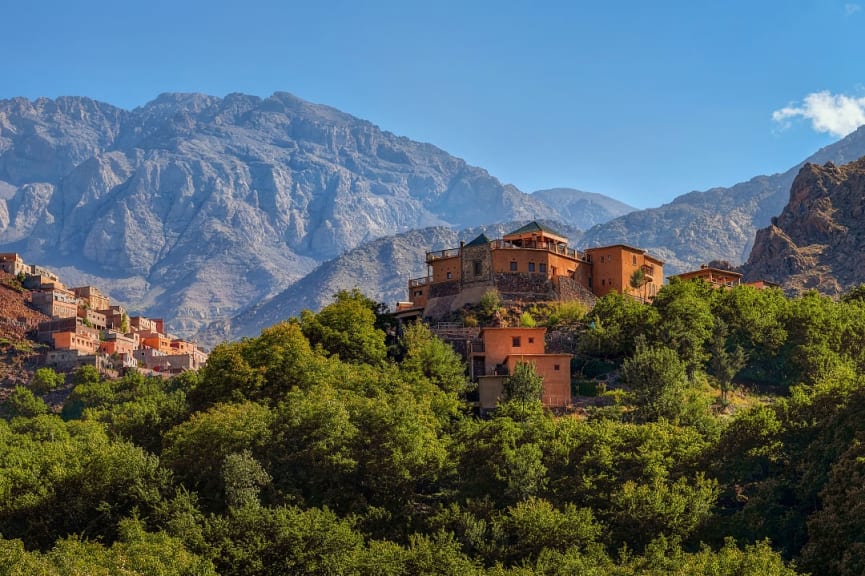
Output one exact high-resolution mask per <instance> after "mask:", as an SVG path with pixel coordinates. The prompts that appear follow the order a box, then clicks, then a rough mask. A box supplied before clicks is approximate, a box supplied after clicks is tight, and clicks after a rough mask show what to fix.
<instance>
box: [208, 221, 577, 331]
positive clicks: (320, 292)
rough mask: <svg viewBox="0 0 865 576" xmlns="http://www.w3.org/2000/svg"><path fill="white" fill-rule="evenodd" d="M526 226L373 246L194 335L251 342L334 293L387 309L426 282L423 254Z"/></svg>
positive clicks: (439, 233) (415, 233)
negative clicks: (357, 293) (414, 283)
mask: <svg viewBox="0 0 865 576" xmlns="http://www.w3.org/2000/svg"><path fill="white" fill-rule="evenodd" d="M542 222H543V223H544V224H546V225H547V226H549V227H551V228H553V229H554V230H557V231H558V232H560V233H562V234H564V235H565V236H567V237H568V238H569V239H570V240H571V242H572V243H577V242H578V241H579V238H580V236H581V232H580V231H579V230H577V229H576V228H573V227H571V226H568V225H566V224H562V223H560V222H552V221H547V220H544V221H542ZM525 223H526V222H525V221H516V222H506V223H499V224H494V225H489V226H477V227H472V228H468V229H465V230H462V231H460V232H457V231H455V230H454V229H452V228H446V227H442V226H438V227H432V228H425V229H422V230H412V231H410V232H406V233H403V234H397V235H395V236H387V237H384V238H379V239H376V240H372V241H370V242H367V243H365V244H362V245H361V246H359V247H357V248H355V249H353V250H350V251H348V252H346V253H345V254H343V255H341V256H339V257H337V258H334V259H333V260H330V261H328V262H325V263H324V264H322V265H321V266H319V267H318V268H316V269H315V270H314V271H312V272H311V273H310V274H309V275H307V276H306V277H304V278H302V279H301V280H298V281H297V282H296V283H295V284H292V285H291V286H289V287H288V288H287V289H286V290H285V291H283V292H282V293H280V294H278V295H277V296H275V297H273V298H272V299H270V300H267V301H264V302H262V303H260V304H257V305H256V306H253V307H251V308H249V309H248V310H244V311H242V312H240V313H239V314H238V315H236V316H235V317H234V318H232V319H230V320H223V321H219V322H215V323H213V324H212V325H210V326H208V327H207V329H206V330H204V331H203V332H202V333H201V334H200V335H199V340H200V341H202V342H206V343H208V344H210V345H212V344H214V343H216V342H218V341H219V340H223V339H234V338H239V337H242V336H255V335H258V333H259V332H260V331H261V329H262V328H265V327H267V326H270V325H272V324H274V323H276V322H279V321H280V320H285V319H287V318H290V317H292V316H297V315H298V314H299V313H300V312H301V310H304V309H308V310H319V309H320V308H321V307H322V306H325V305H326V304H328V303H329V302H331V301H332V299H333V295H334V294H335V293H336V292H337V291H339V290H350V289H352V288H359V289H361V290H362V291H363V292H364V294H366V295H367V296H369V297H370V298H372V299H374V300H377V301H380V302H385V303H386V304H388V305H389V306H390V307H391V308H393V306H394V304H395V303H396V302H397V301H399V300H405V299H406V298H407V292H406V291H407V289H408V288H407V284H408V280H409V278H417V277H421V276H426V273H427V267H426V253H427V252H428V251H435V250H443V249H445V248H454V247H456V246H458V245H459V243H460V241H471V240H473V239H474V238H476V237H477V236H478V235H479V234H481V233H484V234H486V235H487V236H488V237H489V238H501V237H502V236H503V235H504V234H506V233H507V232H511V231H513V230H515V229H517V228H519V227H520V226H522V225H523V224H525Z"/></svg>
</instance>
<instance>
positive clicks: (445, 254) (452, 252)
mask: <svg viewBox="0 0 865 576" xmlns="http://www.w3.org/2000/svg"><path fill="white" fill-rule="evenodd" d="M459 255H460V249H459V248H448V249H447V250H439V251H438V252H427V253H426V261H427V264H429V263H430V262H433V261H435V260H444V259H445V258H455V257H457V256H459Z"/></svg>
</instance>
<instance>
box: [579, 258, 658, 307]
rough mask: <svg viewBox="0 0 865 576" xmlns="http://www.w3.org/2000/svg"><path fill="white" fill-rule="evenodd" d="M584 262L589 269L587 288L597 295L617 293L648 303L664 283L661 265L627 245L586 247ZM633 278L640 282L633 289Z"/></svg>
mask: <svg viewBox="0 0 865 576" xmlns="http://www.w3.org/2000/svg"><path fill="white" fill-rule="evenodd" d="M586 260H587V261H589V262H590V263H591V269H592V272H591V276H589V280H588V285H589V289H590V290H591V291H592V292H593V293H594V294H596V295H597V296H604V295H606V294H609V293H610V292H619V293H621V294H630V295H632V296H634V297H635V298H639V299H640V300H644V301H649V302H650V301H652V300H653V299H654V297H655V294H657V292H658V290H660V289H661V286H662V285H663V283H664V263H663V262H662V261H661V260H658V259H657V258H655V257H654V256H651V255H650V254H648V253H647V252H646V251H645V250H643V249H642V248H634V247H632V246H628V245H626V244H615V245H613V246H603V247H599V248H588V249H586ZM638 270H639V271H640V272H641V275H639V274H640V273H638V272H637V271H638ZM635 273H637V274H638V276H637V278H635ZM632 279H639V280H640V281H639V282H638V283H637V285H636V286H635V285H632V284H633V283H632Z"/></svg>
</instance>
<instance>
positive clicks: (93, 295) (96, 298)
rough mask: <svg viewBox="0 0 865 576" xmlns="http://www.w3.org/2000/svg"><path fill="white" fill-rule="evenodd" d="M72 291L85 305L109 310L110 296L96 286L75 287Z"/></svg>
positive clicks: (92, 308)
mask: <svg viewBox="0 0 865 576" xmlns="http://www.w3.org/2000/svg"><path fill="white" fill-rule="evenodd" d="M72 292H73V293H74V294H75V296H76V297H77V298H78V299H79V301H80V302H81V303H82V304H84V305H85V307H87V308H89V309H91V310H107V309H108V307H109V305H110V302H109V300H108V296H105V295H104V294H102V292H100V291H99V288H97V287H95V286H80V287H78V288H73V289H72Z"/></svg>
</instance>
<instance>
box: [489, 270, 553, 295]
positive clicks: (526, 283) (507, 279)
mask: <svg viewBox="0 0 865 576" xmlns="http://www.w3.org/2000/svg"><path fill="white" fill-rule="evenodd" d="M495 286H496V288H497V289H498V291H499V293H500V294H501V295H502V298H505V299H523V300H525V299H541V300H553V299H555V298H556V296H555V294H554V292H553V285H552V283H551V282H550V281H549V280H548V279H547V277H546V275H545V274H529V273H524V272H499V273H497V274H496V275H495Z"/></svg>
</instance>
